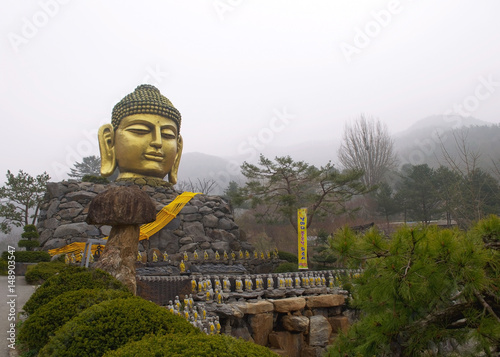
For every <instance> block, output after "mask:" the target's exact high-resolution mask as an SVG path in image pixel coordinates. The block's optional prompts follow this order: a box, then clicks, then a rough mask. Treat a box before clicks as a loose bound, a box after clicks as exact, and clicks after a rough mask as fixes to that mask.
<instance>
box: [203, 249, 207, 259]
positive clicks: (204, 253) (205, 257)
mask: <svg viewBox="0 0 500 357" xmlns="http://www.w3.org/2000/svg"><path fill="white" fill-rule="evenodd" d="M203 259H205V260H208V253H207V251H206V250H205V252H203Z"/></svg>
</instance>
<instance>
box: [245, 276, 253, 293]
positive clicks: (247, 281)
mask: <svg viewBox="0 0 500 357" xmlns="http://www.w3.org/2000/svg"><path fill="white" fill-rule="evenodd" d="M252 289H253V282H252V278H250V277H249V276H247V277H245V290H246V291H252Z"/></svg>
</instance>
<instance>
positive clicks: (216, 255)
mask: <svg viewBox="0 0 500 357" xmlns="http://www.w3.org/2000/svg"><path fill="white" fill-rule="evenodd" d="M215 260H220V255H219V252H218V251H217V250H216V251H215Z"/></svg>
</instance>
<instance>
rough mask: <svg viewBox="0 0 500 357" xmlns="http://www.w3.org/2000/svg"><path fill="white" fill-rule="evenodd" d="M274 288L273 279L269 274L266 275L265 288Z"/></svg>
mask: <svg viewBox="0 0 500 357" xmlns="http://www.w3.org/2000/svg"><path fill="white" fill-rule="evenodd" d="M273 289H274V279H273V276H272V275H271V274H269V275H268V276H267V290H273Z"/></svg>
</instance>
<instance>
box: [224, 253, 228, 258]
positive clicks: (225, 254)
mask: <svg viewBox="0 0 500 357" xmlns="http://www.w3.org/2000/svg"><path fill="white" fill-rule="evenodd" d="M227 259H228V256H227V252H226V251H224V260H227Z"/></svg>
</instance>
